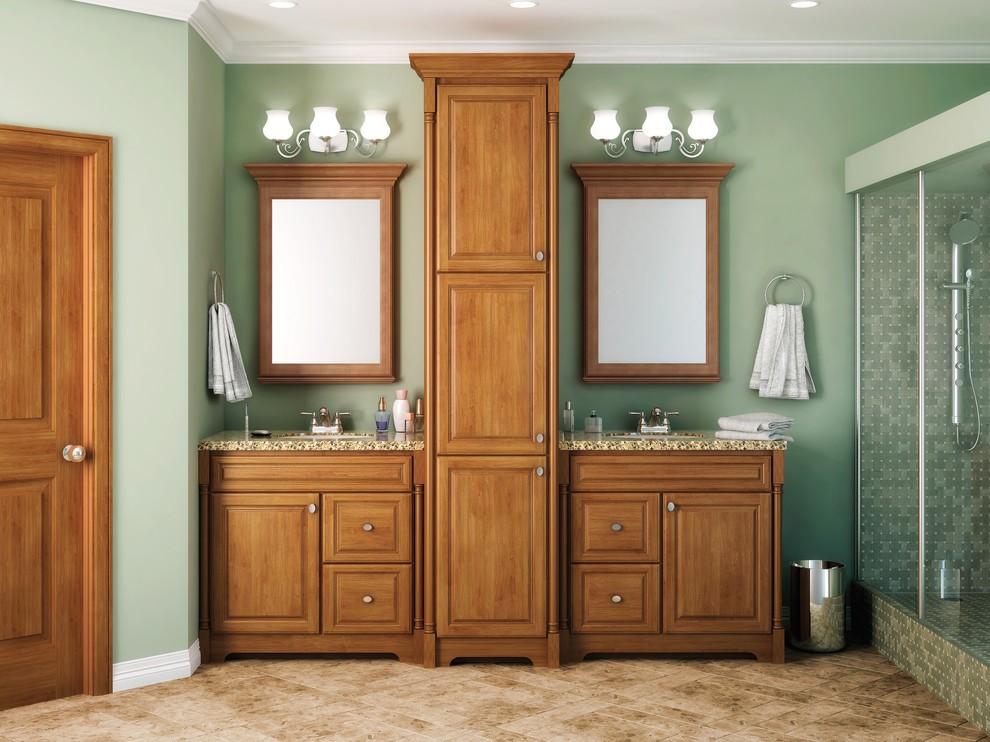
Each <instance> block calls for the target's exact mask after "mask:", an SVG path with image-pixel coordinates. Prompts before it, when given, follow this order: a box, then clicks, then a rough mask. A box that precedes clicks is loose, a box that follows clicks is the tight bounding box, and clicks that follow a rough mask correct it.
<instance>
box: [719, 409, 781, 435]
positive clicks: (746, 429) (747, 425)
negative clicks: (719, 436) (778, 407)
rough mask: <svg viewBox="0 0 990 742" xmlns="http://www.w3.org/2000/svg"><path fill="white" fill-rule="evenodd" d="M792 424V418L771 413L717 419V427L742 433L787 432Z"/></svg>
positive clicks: (755, 413) (749, 413)
mask: <svg viewBox="0 0 990 742" xmlns="http://www.w3.org/2000/svg"><path fill="white" fill-rule="evenodd" d="M793 423H794V418H793V417H785V416H784V415H775V414H774V413H772V412H747V413H745V414H742V415H730V416H728V417H720V418H719V419H718V426H719V427H720V428H722V429H723V430H738V431H740V432H742V433H759V432H762V431H764V430H777V431H781V430H787V429H789V428H790V427H791V425H792V424H793Z"/></svg>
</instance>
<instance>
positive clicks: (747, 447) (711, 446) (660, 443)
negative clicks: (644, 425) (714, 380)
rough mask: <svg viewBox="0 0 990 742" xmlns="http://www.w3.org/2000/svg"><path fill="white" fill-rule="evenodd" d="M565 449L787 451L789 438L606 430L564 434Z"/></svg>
mask: <svg viewBox="0 0 990 742" xmlns="http://www.w3.org/2000/svg"><path fill="white" fill-rule="evenodd" d="M559 448H560V450H561V451H786V450H787V441H732V440H722V439H721V438H716V437H715V431H714V430H677V431H674V432H673V433H670V434H666V435H649V434H647V435H637V434H634V433H632V432H629V431H623V430H616V431H611V430H610V431H606V432H604V433H561V434H560V443H559Z"/></svg>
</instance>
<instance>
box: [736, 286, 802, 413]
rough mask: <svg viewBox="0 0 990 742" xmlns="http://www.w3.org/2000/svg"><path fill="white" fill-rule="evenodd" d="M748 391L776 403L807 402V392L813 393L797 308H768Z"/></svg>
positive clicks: (793, 306)
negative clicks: (783, 401) (776, 400)
mask: <svg viewBox="0 0 990 742" xmlns="http://www.w3.org/2000/svg"><path fill="white" fill-rule="evenodd" d="M749 388H750V389H759V390H760V396H761V397H775V398H779V399H808V394H809V392H810V393H814V391H815V382H814V380H813V379H812V378H811V368H810V366H809V365H808V351H807V349H806V347H805V344H804V315H803V314H802V313H801V307H800V305H798V304H771V305H769V306H768V307H767V311H766V313H765V314H764V315H763V332H762V333H761V334H760V344H759V346H758V347H757V350H756V362H755V363H754V364H753V375H752V377H751V378H750V381H749Z"/></svg>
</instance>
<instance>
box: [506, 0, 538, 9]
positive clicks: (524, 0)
mask: <svg viewBox="0 0 990 742" xmlns="http://www.w3.org/2000/svg"><path fill="white" fill-rule="evenodd" d="M509 5H510V6H511V7H513V8H535V7H536V6H537V5H539V3H537V2H533V0H512V2H511V3H509Z"/></svg>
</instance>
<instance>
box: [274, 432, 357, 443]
mask: <svg viewBox="0 0 990 742" xmlns="http://www.w3.org/2000/svg"><path fill="white" fill-rule="evenodd" d="M275 437H276V438H305V439H306V440H314V441H361V440H368V439H369V438H374V437H375V434H374V433H307V432H302V433H275Z"/></svg>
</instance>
